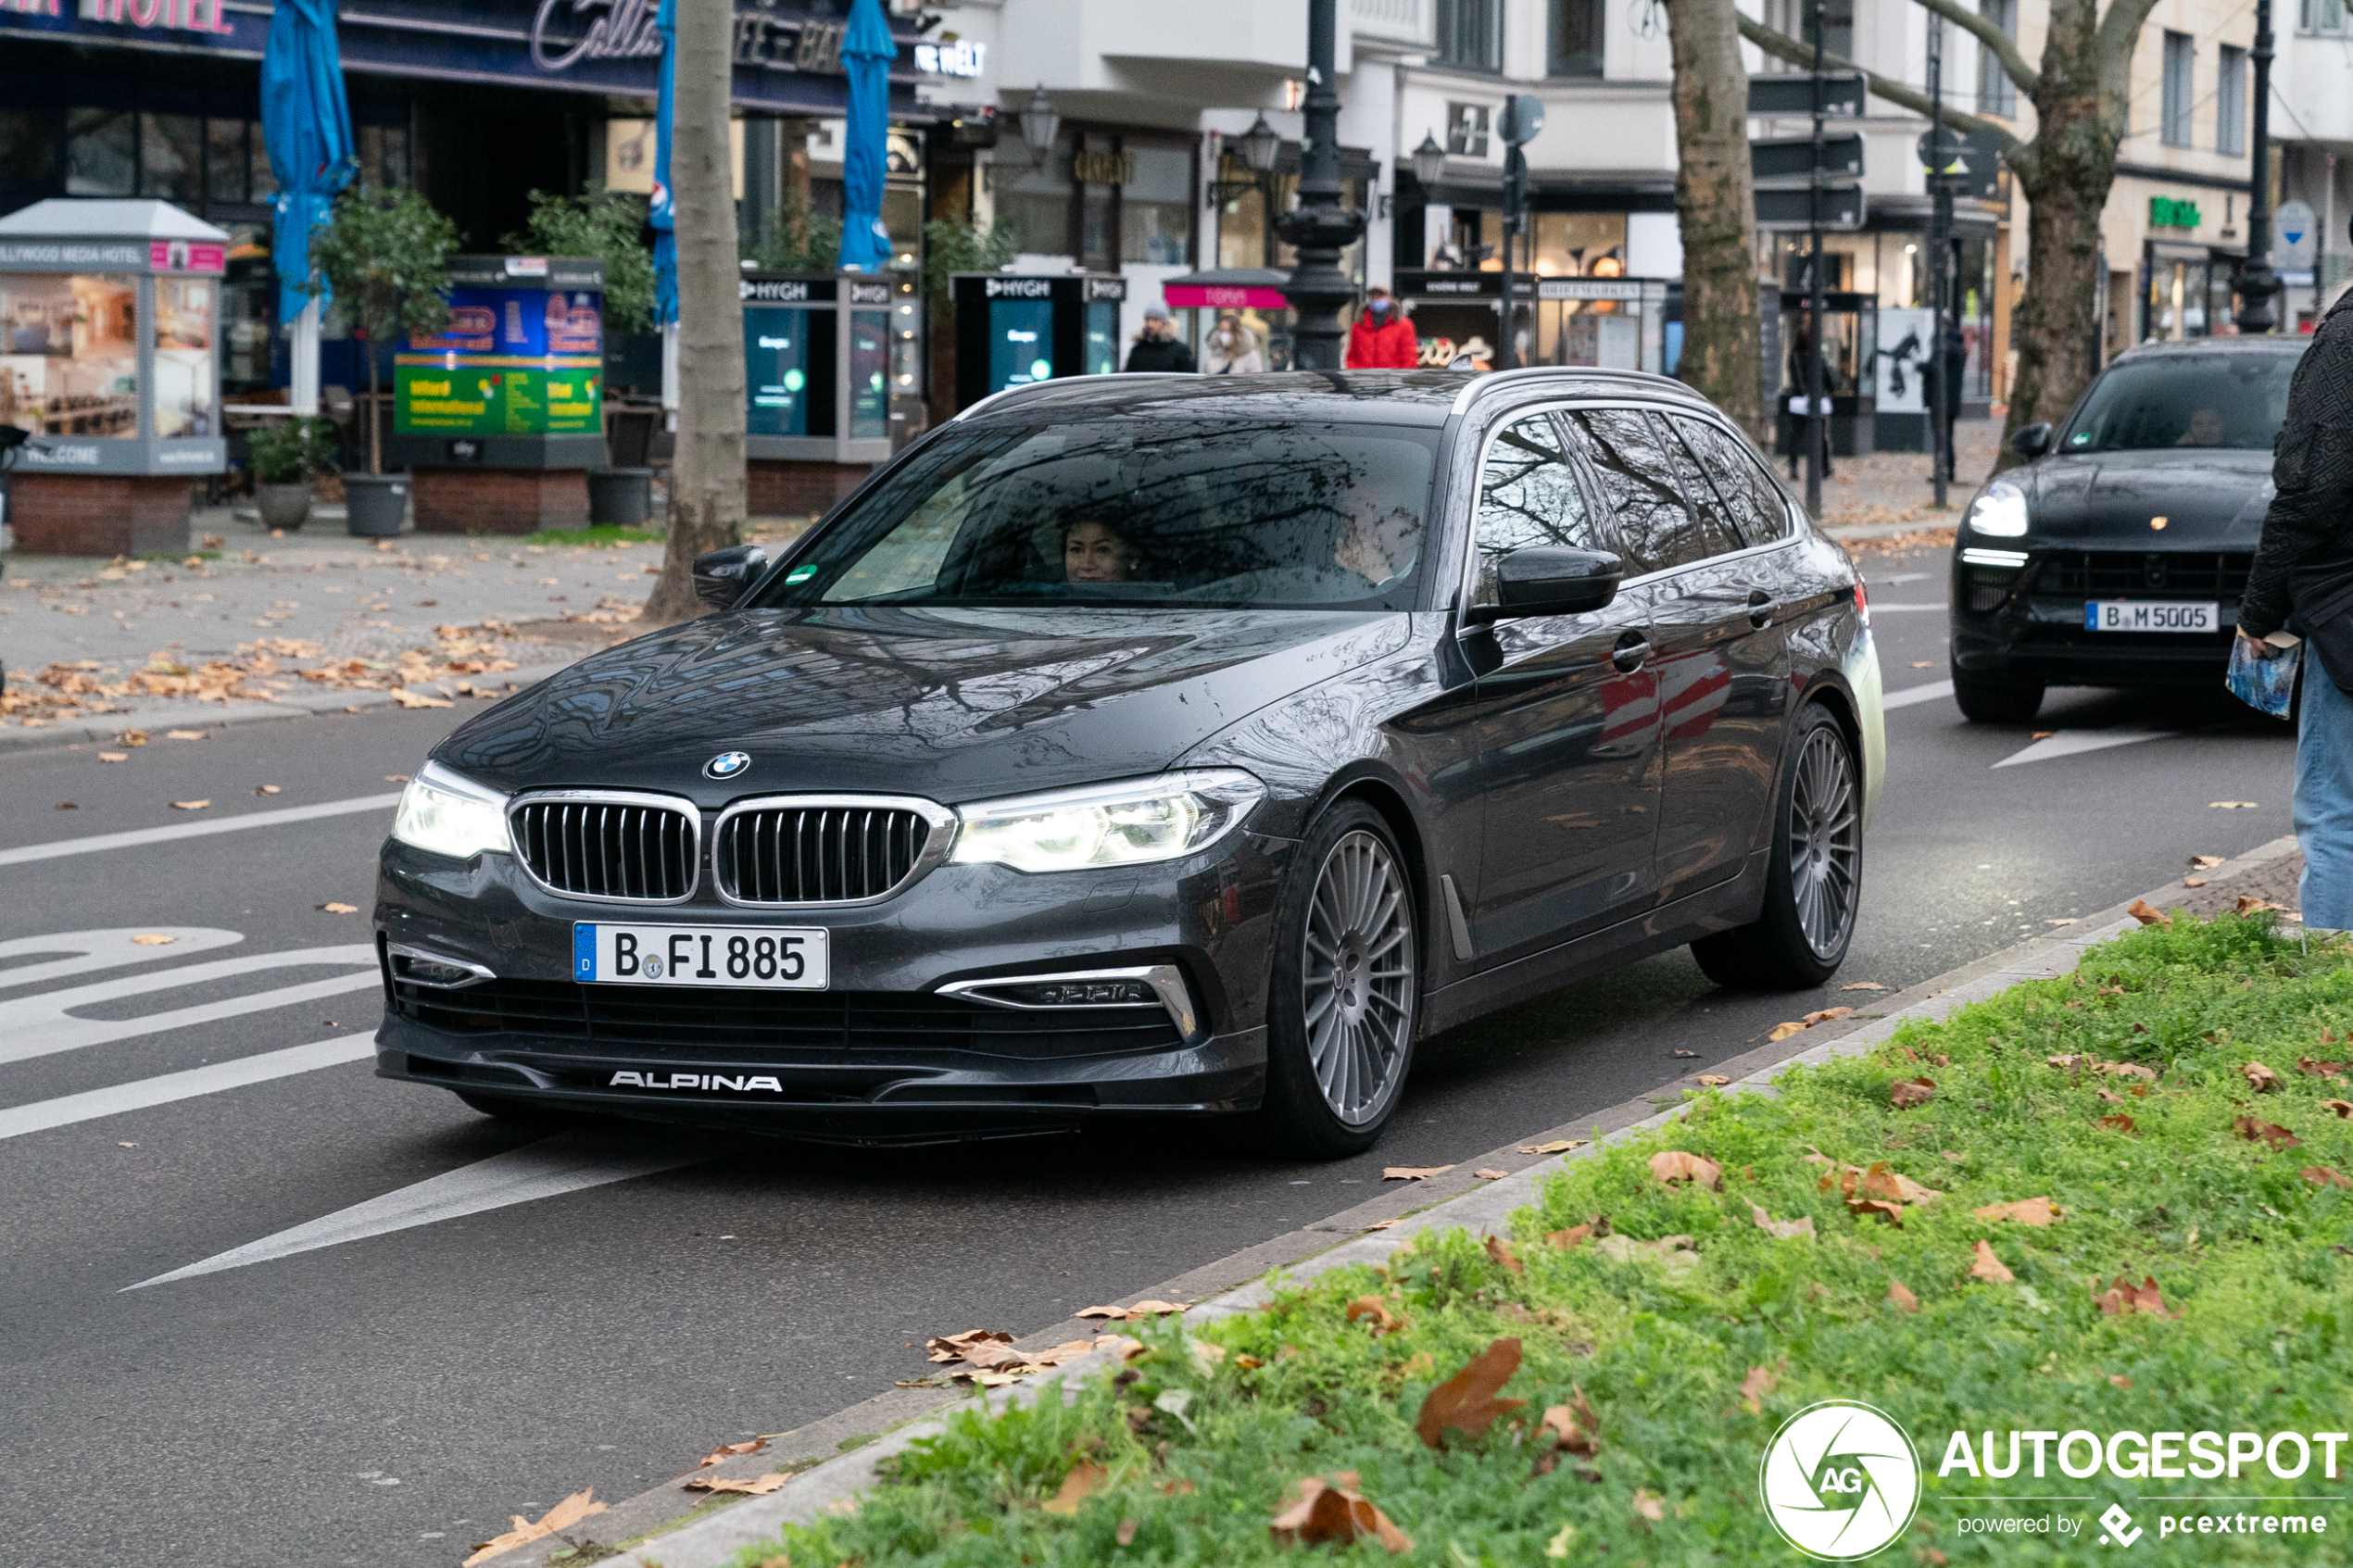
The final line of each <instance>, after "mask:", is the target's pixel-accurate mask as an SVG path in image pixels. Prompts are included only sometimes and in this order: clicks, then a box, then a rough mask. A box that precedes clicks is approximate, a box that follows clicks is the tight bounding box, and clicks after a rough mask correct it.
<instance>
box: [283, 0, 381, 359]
mask: <svg viewBox="0 0 2353 1568" xmlns="http://www.w3.org/2000/svg"><path fill="white" fill-rule="evenodd" d="M261 136H262V141H263V142H264V143H265V144H267V146H268V148H269V152H270V171H271V173H272V174H274V175H276V176H277V177H278V201H277V215H278V224H277V229H278V232H277V239H276V246H275V249H274V251H273V253H272V257H271V258H272V260H274V261H275V262H276V264H277V268H278V318H279V320H293V319H294V318H295V317H296V316H299V315H301V314H302V310H303V307H305V306H306V305H308V304H309V303H310V298H311V296H310V295H309V294H308V292H307V291H306V289H305V288H304V285H305V284H306V283H308V282H310V273H311V267H310V231H311V230H313V229H315V228H317V227H318V226H319V225H320V224H321V223H324V222H325V221H326V220H327V219H328V216H329V214H330V212H331V210H332V209H333V206H334V199H335V193H336V192H337V191H340V190H342V189H343V188H344V187H345V186H346V185H348V184H349V183H351V180H352V176H353V175H355V174H357V173H358V172H359V161H358V159H356V158H355V157H353V156H352V146H351V106H350V105H349V103H348V102H346V99H345V97H344V91H343V56H342V52H341V51H340V50H339V49H337V48H336V46H335V4H334V0H277V6H276V8H275V9H274V10H273V11H272V12H271V17H270V33H269V37H268V40H267V41H266V42H265V43H264V44H263V45H262V51H261ZM322 282H323V281H322ZM318 297H319V304H320V307H321V309H322V310H323V309H324V308H325V307H326V305H327V303H328V301H329V299H330V298H331V297H332V296H331V295H329V294H328V293H327V292H326V291H325V289H324V288H323V287H322V288H321V292H320V294H319V296H318Z"/></svg>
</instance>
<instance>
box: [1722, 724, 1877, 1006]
mask: <svg viewBox="0 0 2353 1568" xmlns="http://www.w3.org/2000/svg"><path fill="white" fill-rule="evenodd" d="M1776 804H1777V805H1778V806H1779V808H1780V809H1779V810H1778V811H1777V812H1776V813H1775V818H1774V824H1773V848H1772V855H1771V858H1770V859H1769V862H1768V867H1767V871H1766V876H1765V907H1764V909H1762V910H1760V911H1759V912H1758V914H1757V918H1756V919H1755V920H1754V921H1752V922H1749V923H1748V924H1746V925H1743V926H1738V927H1736V928H1734V929H1732V930H1730V931H1719V932H1718V933H1716V934H1715V935H1712V936H1703V937H1701V938H1700V939H1699V940H1698V941H1696V942H1694V943H1692V957H1693V958H1695V959H1697V960H1699V967H1700V968H1701V970H1702V971H1704V972H1705V973H1706V975H1707V977H1708V978H1709V979H1710V980H1713V981H1715V982H1716V983H1717V984H1718V985H1735V986H1739V987H1742V988H1743V989H1746V990H1759V991H1787V990H1803V989H1805V988H1806V987H1807V986H1811V985H1820V984H1821V983H1822V982H1823V981H1825V980H1828V979H1829V978H1830V977H1831V975H1832V974H1834V973H1836V972H1837V971H1838V966H1839V965H1840V964H1841V963H1842V962H1843V961H1844V960H1845V958H1846V949H1847V946H1848V944H1850V943H1851V942H1853V941H1854V939H1855V911H1856V907H1857V906H1858V905H1859V904H1860V903H1861V901H1862V894H1863V787H1862V778H1861V774H1860V772H1859V771H1858V770H1857V768H1856V762H1855V752H1854V748H1853V747H1852V746H1849V745H1848V744H1847V740H1846V735H1845V733H1844V732H1843V730H1841V729H1840V728H1839V724H1838V721H1837V720H1835V719H1833V718H1832V717H1831V715H1830V713H1829V711H1828V710H1827V709H1823V708H1822V707H1820V706H1819V705H1818V704H1815V705H1809V706H1808V707H1807V708H1806V711H1805V712H1804V714H1803V715H1801V716H1800V717H1799V719H1798V721H1797V729H1796V733H1795V734H1794V735H1793V739H1792V741H1791V746H1790V760H1789V764H1788V766H1787V768H1786V769H1785V770H1784V771H1783V773H1782V776H1781V789H1780V798H1779V800H1778V801H1777V803H1776Z"/></svg>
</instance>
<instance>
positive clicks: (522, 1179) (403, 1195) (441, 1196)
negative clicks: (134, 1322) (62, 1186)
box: [123, 1131, 717, 1290]
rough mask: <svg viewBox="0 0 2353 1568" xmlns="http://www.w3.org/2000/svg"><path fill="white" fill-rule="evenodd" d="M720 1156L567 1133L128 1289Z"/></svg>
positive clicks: (705, 1148) (703, 1150) (607, 1134)
mask: <svg viewBox="0 0 2353 1568" xmlns="http://www.w3.org/2000/svg"><path fill="white" fill-rule="evenodd" d="M715 1158H717V1151H715V1150H713V1149H711V1148H709V1146H708V1144H705V1145H704V1146H703V1147H700V1148H689V1147H687V1146H686V1145H685V1144H676V1143H673V1144H653V1145H650V1146H648V1143H647V1142H645V1141H643V1140H642V1139H640V1140H638V1141H635V1142H632V1141H626V1140H625V1138H624V1137H623V1136H617V1135H614V1134H612V1133H610V1132H602V1131H598V1132H572V1133H559V1134H557V1135H555V1136H553V1137H550V1138H542V1139H540V1140H539V1141H538V1142H537V1143H535V1144H529V1145H526V1146H525V1147H523V1148H517V1149H510V1150H509V1151H508V1152H507V1153H505V1154H494V1155H492V1156H491V1157H490V1158H489V1159H487V1160H478V1161H476V1162H475V1163H473V1164H472V1165H464V1166H460V1167H459V1169H457V1170H455V1171H450V1172H447V1173H443V1174H441V1175H438V1176H433V1177H430V1178H428V1179H426V1180H424V1181H422V1182H419V1183H417V1184H416V1185H413V1186H405V1187H402V1188H401V1189H400V1190H398V1191H397V1192H388V1193H385V1194H384V1196H383V1197H381V1198H370V1199H368V1200H367V1201H366V1202H364V1203H355V1204H353V1205H352V1206H351V1207H350V1208H348V1209H341V1210H336V1211H335V1212H334V1213H332V1214H328V1215H326V1216H324V1217H322V1218H321V1219H316V1220H312V1221H310V1222H309V1223H307V1224H300V1225H296V1226H295V1227H294V1228H293V1229H291V1230H283V1231H280V1232H279V1233H278V1234H277V1235H275V1236H264V1237H262V1238H261V1239H260V1240H259V1241H253V1242H248V1243H246V1244H245V1246H243V1247H239V1248H232V1249H231V1250H229V1251H227V1252H221V1253H218V1254H216V1255H214V1256H213V1257H210V1258H207V1259H206V1260H204V1261H202V1262H200V1263H191V1264H189V1265H188V1266H187V1267H186V1268H184V1269H174V1270H172V1271H171V1272H170V1273H166V1274H157V1275H156V1276H155V1278H153V1279H144V1280H141V1281H140V1282H139V1283H138V1284H137V1285H131V1286H124V1287H123V1288H124V1289H125V1290H144V1289H145V1288H146V1287H147V1286H151V1285H164V1284H168V1283H170V1281H173V1280H181V1279H191V1278H194V1277H195V1275H197V1274H209V1273H219V1272H220V1271H221V1270H223V1269H239V1268H244V1267H245V1265H246V1264H248V1263H261V1262H267V1261H270V1260H271V1259H273V1258H286V1257H291V1256H293V1255H294V1254H295V1253H297V1252H310V1251H315V1250H316V1249H318V1248H321V1247H335V1246H340V1245H341V1244H342V1243H344V1242H346V1241H359V1240H361V1239H363V1238H364V1237H367V1236H384V1235H386V1234H388V1233H390V1232H392V1231H402V1230H408V1229H410V1228H411V1227H413V1226H417V1225H430V1224H436V1223H439V1222H441V1221H443V1220H455V1219H458V1218H459V1217H461V1216H463V1215H467V1214H479V1213H481V1212H482V1211H483V1210H486V1209H503V1208H505V1207H507V1206H508V1205H509V1204H514V1203H532V1202H535V1201H537V1200H538V1199H540V1198H555V1197H558V1196H560V1195H561V1194H563V1193H567V1192H578V1191H580V1190H581V1189H583V1188H584V1187H593V1186H603V1185H607V1184H608V1183H611V1182H625V1181H630V1180H633V1179H635V1178H636V1177H638V1176H650V1175H652V1174H654V1173H656V1172H660V1171H673V1170H676V1169H677V1168H678V1167H679V1166H681V1165H694V1164H698V1163H700V1162H701V1161H703V1160H711V1159H715Z"/></svg>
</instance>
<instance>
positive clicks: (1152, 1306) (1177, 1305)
mask: <svg viewBox="0 0 2353 1568" xmlns="http://www.w3.org/2000/svg"><path fill="white" fill-rule="evenodd" d="M1185 1310H1186V1306H1185V1303H1184V1302H1182V1301H1155V1300H1152V1299H1151V1298H1149V1297H1148V1298H1145V1299H1143V1300H1141V1301H1139V1302H1137V1303H1136V1304H1135V1305H1134V1306H1132V1307H1130V1308H1128V1309H1127V1315H1128V1316H1129V1317H1131V1318H1163V1317H1168V1316H1171V1315H1173V1314H1175V1313H1177V1312H1181V1311H1185Z"/></svg>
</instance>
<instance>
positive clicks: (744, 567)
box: [695, 545, 768, 610]
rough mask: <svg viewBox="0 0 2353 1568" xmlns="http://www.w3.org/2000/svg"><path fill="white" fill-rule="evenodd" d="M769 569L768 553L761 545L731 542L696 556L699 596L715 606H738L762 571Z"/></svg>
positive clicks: (712, 606)
mask: <svg viewBox="0 0 2353 1568" xmlns="http://www.w3.org/2000/svg"><path fill="white" fill-rule="evenodd" d="M767 570H768V552H767V551H765V550H763V549H761V547H760V546H757V545H730V546H728V547H727V548H725V549H724V550H713V551H711V553H710V554H709V555H707V556H697V557H696V558H695V597H697V598H698V599H700V600H701V601H702V602H703V603H705V604H707V605H709V606H710V607H711V608H713V609H719V610H726V609H733V608H736V600H737V599H740V598H742V597H743V596H744V590H745V589H747V588H749V587H750V586H751V585H752V583H753V582H754V581H756V580H757V579H758V578H759V576H760V574H761V572H763V571H767Z"/></svg>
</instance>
